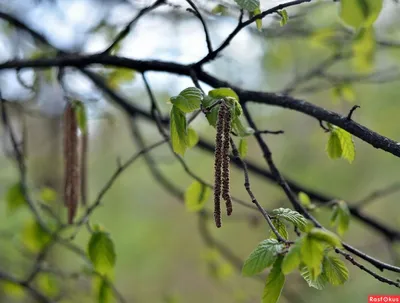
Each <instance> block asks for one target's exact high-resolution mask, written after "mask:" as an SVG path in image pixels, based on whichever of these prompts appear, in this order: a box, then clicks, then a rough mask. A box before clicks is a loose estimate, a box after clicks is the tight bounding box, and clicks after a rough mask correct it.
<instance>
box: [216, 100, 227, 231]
mask: <svg viewBox="0 0 400 303" xmlns="http://www.w3.org/2000/svg"><path fill="white" fill-rule="evenodd" d="M225 109H226V107H225V103H221V106H220V108H219V112H218V120H217V125H216V129H217V134H216V137H215V155H214V161H215V162H214V220H215V225H216V226H217V227H221V225H222V222H221V186H222V183H221V181H222V180H221V178H222V161H223V153H222V148H223V135H224V119H225V112H226V110H225Z"/></svg>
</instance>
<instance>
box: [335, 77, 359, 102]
mask: <svg viewBox="0 0 400 303" xmlns="http://www.w3.org/2000/svg"><path fill="white" fill-rule="evenodd" d="M334 96H335V97H336V98H337V99H343V100H345V101H347V102H354V101H355V99H356V94H355V92H354V89H353V86H352V84H351V83H349V82H345V83H341V84H339V85H338V86H337V87H335V88H334Z"/></svg>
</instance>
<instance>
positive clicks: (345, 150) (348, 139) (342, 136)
mask: <svg viewBox="0 0 400 303" xmlns="http://www.w3.org/2000/svg"><path fill="white" fill-rule="evenodd" d="M336 133H337V134H338V136H339V141H340V145H341V148H342V157H343V158H344V159H346V160H347V161H349V163H352V162H353V160H354V158H355V155H356V149H355V146H354V141H353V137H352V135H351V134H350V133H348V132H347V131H345V130H344V129H341V128H336Z"/></svg>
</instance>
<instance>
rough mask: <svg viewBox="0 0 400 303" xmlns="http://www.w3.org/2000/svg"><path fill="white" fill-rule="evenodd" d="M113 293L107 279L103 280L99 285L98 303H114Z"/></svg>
mask: <svg viewBox="0 0 400 303" xmlns="http://www.w3.org/2000/svg"><path fill="white" fill-rule="evenodd" d="M112 298H113V292H112V289H111V287H110V285H109V284H108V283H107V281H106V279H101V281H100V285H99V294H98V303H110V302H112Z"/></svg>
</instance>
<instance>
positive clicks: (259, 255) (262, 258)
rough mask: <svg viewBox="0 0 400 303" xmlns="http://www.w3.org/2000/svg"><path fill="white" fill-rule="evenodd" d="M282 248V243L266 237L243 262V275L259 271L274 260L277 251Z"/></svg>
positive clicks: (250, 274) (251, 274)
mask: <svg viewBox="0 0 400 303" xmlns="http://www.w3.org/2000/svg"><path fill="white" fill-rule="evenodd" d="M282 249H283V245H282V244H280V243H279V242H278V240H276V239H267V240H264V241H262V242H260V243H259V244H258V245H257V247H256V249H255V250H254V251H253V252H252V253H251V254H250V256H249V257H248V258H247V259H246V261H245V262H244V265H243V268H242V274H243V275H244V276H253V275H255V274H258V273H260V272H261V271H263V270H264V269H265V268H267V267H269V266H271V265H272V264H273V263H274V262H275V260H276V258H277V255H278V253H279V252H281V251H282Z"/></svg>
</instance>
